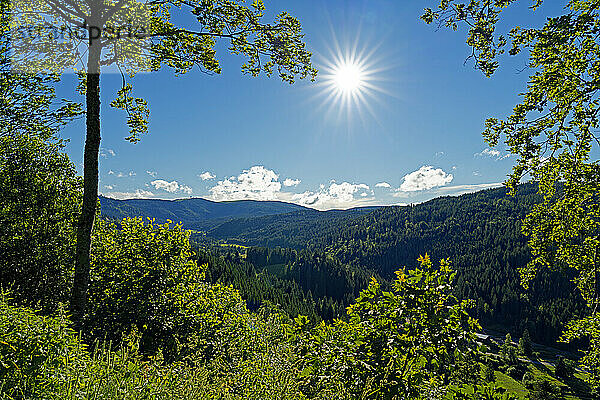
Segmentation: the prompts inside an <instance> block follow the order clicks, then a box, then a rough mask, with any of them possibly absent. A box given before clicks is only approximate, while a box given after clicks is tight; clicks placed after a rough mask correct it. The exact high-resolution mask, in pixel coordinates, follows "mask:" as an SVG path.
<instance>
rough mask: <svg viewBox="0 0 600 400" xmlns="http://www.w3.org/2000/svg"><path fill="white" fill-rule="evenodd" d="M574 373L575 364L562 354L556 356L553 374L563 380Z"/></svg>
mask: <svg viewBox="0 0 600 400" xmlns="http://www.w3.org/2000/svg"><path fill="white" fill-rule="evenodd" d="M574 373H575V366H574V365H573V364H572V363H571V360H567V359H565V358H564V357H563V356H558V359H557V360H556V365H555V366H554V375H556V377H557V378H560V379H563V380H564V379H569V378H571V377H573V374H574Z"/></svg>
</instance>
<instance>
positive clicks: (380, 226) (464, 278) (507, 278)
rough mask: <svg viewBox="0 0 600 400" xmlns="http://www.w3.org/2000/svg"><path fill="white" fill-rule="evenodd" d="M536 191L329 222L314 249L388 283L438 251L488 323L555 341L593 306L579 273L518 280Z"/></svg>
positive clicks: (459, 293)
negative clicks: (582, 291)
mask: <svg viewBox="0 0 600 400" xmlns="http://www.w3.org/2000/svg"><path fill="white" fill-rule="evenodd" d="M536 192H537V187H536V186H535V185H530V184H525V185H520V186H519V187H518V190H517V193H516V195H515V197H509V196H506V193H507V191H506V189H505V188H498V189H491V190H485V191H480V192H476V193H472V194H466V195H462V196H459V197H441V198H437V199H433V200H431V201H428V202H426V203H423V204H418V205H414V206H406V207H384V208H381V209H377V210H375V211H373V212H371V213H369V214H366V215H364V216H362V217H359V218H355V219H353V220H350V221H348V222H346V223H344V224H342V225H341V226H340V225H336V224H331V225H330V224H326V223H323V229H322V231H321V232H317V233H316V234H313V237H312V239H311V240H310V242H309V243H308V245H307V247H308V249H309V250H311V251H319V252H321V251H325V252H326V253H327V254H329V255H331V256H333V258H334V259H338V260H339V261H340V262H341V264H342V265H347V267H346V268H347V269H348V270H349V271H350V273H352V271H355V272H354V273H355V274H356V275H358V274H362V273H365V270H366V271H367V274H368V273H369V272H368V271H372V272H371V273H376V274H377V275H379V276H380V277H382V278H383V280H381V282H382V284H383V283H385V281H386V280H388V279H393V271H394V268H395V266H397V265H407V266H413V265H414V261H415V260H416V259H417V257H418V256H419V254H423V253H424V252H425V251H429V250H428V249H431V254H430V255H431V257H432V258H436V259H437V258H443V257H448V258H450V259H451V260H452V263H453V267H454V268H455V270H456V280H455V282H454V285H453V287H454V293H455V295H456V297H458V298H469V299H474V300H475V301H476V307H475V309H474V310H473V316H474V317H477V318H478V319H479V320H480V321H481V323H482V324H483V325H487V326H492V325H493V326H499V327H502V328H504V329H506V330H507V331H511V332H519V333H520V332H523V330H524V329H526V328H528V329H529V330H530V332H531V333H532V335H533V336H534V338H535V341H536V342H539V343H546V344H555V343H556V340H557V338H558V337H559V336H560V332H561V330H562V329H563V327H564V324H566V323H567V321H569V320H570V319H571V318H573V317H574V316H580V315H583V314H584V313H585V311H586V307H585V302H584V300H583V299H582V298H581V296H580V295H579V293H577V291H576V290H574V289H575V285H574V284H573V283H572V282H569V280H570V279H571V278H572V277H573V274H570V273H567V274H566V276H565V275H563V274H561V273H560V272H552V271H542V272H541V273H540V274H538V275H537V276H536V278H535V280H534V281H532V283H531V287H530V290H529V291H525V290H524V289H523V288H522V287H521V285H520V283H519V271H518V268H519V267H520V266H523V265H525V264H527V262H528V261H529V260H530V251H529V249H528V247H527V238H526V237H525V236H523V234H522V233H521V220H522V219H523V218H524V217H525V215H526V214H527V211H528V210H529V209H530V208H531V206H532V205H533V204H535V203H536V202H537V201H539V196H537V195H536ZM290 229H291V227H290ZM265 240H268V238H265Z"/></svg>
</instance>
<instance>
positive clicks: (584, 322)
mask: <svg viewBox="0 0 600 400" xmlns="http://www.w3.org/2000/svg"><path fill="white" fill-rule="evenodd" d="M562 339H564V340H567V341H573V340H576V339H589V341H590V344H589V349H590V350H591V351H588V352H586V353H585V354H584V356H583V358H581V360H580V362H581V365H582V367H583V368H585V369H586V370H588V371H589V383H590V384H591V385H592V387H593V388H594V389H595V390H596V391H598V390H600V351H598V348H599V347H600V316H599V315H598V313H594V314H593V315H591V316H588V317H586V318H582V319H579V320H576V321H572V322H570V323H569V324H568V325H567V329H566V330H565V333H564V336H563V338H562Z"/></svg>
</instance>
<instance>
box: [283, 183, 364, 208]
mask: <svg viewBox="0 0 600 400" xmlns="http://www.w3.org/2000/svg"><path fill="white" fill-rule="evenodd" d="M355 194H357V195H358V196H360V197H362V198H363V199H356V198H355V197H354V195H355ZM369 194H370V193H369V186H368V185H366V184H364V183H359V184H352V183H348V182H342V183H335V182H333V183H331V184H330V185H329V187H328V188H325V186H324V185H320V189H319V191H318V192H310V191H306V192H304V193H298V194H294V195H293V196H292V201H293V202H295V203H298V204H301V205H304V206H309V207H314V208H317V209H321V210H324V209H330V208H350V207H356V206H359V205H364V203H362V202H364V201H365V199H364V198H365V197H367V196H369Z"/></svg>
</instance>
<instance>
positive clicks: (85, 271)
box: [71, 31, 102, 330]
mask: <svg viewBox="0 0 600 400" xmlns="http://www.w3.org/2000/svg"><path fill="white" fill-rule="evenodd" d="M90 37H91V31H90ZM101 51H102V47H101V43H100V40H94V39H93V38H90V40H89V46H88V65H87V74H86V77H87V82H86V137H85V150H84V153H83V205H82V207H81V214H80V216H79V221H78V224H77V245H76V249H75V276H74V280H73V290H72V292H71V316H72V319H73V323H74V325H75V327H76V329H78V330H79V329H80V328H81V324H82V321H83V317H84V315H85V309H86V303H87V289H88V282H89V278H90V250H91V242H92V229H93V227H94V218H95V216H96V204H97V202H98V151H99V150H100V55H101Z"/></svg>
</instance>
